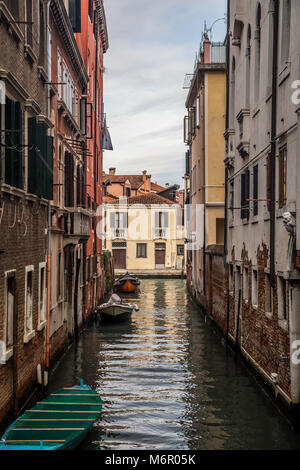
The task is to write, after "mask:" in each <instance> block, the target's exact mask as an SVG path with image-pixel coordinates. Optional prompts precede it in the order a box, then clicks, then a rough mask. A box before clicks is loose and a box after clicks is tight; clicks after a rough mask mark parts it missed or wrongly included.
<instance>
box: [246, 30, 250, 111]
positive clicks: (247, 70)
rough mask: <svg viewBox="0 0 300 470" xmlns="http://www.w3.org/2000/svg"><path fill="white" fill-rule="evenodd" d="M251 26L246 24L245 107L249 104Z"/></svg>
mask: <svg viewBox="0 0 300 470" xmlns="http://www.w3.org/2000/svg"><path fill="white" fill-rule="evenodd" d="M250 69H251V26H250V25H248V32H247V50H246V107H247V108H249V106H250Z"/></svg>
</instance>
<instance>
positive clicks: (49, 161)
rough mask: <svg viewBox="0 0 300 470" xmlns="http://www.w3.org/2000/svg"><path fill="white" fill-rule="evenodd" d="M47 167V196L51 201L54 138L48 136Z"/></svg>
mask: <svg viewBox="0 0 300 470" xmlns="http://www.w3.org/2000/svg"><path fill="white" fill-rule="evenodd" d="M46 141H47V167H46V188H45V198H46V199H48V200H49V201H51V200H52V199H53V153H54V138H53V137H52V136H47V138H46Z"/></svg>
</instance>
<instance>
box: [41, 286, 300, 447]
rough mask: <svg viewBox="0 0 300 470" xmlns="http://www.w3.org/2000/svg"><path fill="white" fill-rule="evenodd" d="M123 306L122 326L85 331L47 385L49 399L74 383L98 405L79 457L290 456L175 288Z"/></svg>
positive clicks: (233, 364)
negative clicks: (128, 310)
mask: <svg viewBox="0 0 300 470" xmlns="http://www.w3.org/2000/svg"><path fill="white" fill-rule="evenodd" d="M129 299H130V300H131V301H134V302H135V303H137V304H138V305H139V308H140V310H139V311H138V312H135V313H133V314H132V318H131V321H129V322H127V323H122V324H114V325H108V324H100V323H99V324H94V325H92V326H90V327H88V328H87V329H86V330H85V331H84V332H83V334H82V335H81V337H80V339H79V341H78V343H77V344H74V345H73V346H72V347H71V348H70V349H69V350H68V352H67V353H66V354H65V355H64V356H63V357H62V359H61V361H60V362H59V363H58V365H57V367H56V369H55V370H54V371H53V373H52V375H51V377H50V391H51V392H52V391H54V390H57V389H58V388H60V387H68V386H72V385H75V384H78V383H79V381H80V378H83V379H84V381H85V383H87V384H89V385H91V386H92V387H93V388H94V389H96V390H97V391H98V392H99V394H100V395H101V397H102V398H103V401H104V406H103V413H102V417H101V418H100V419H99V420H98V421H97V422H96V423H95V425H94V427H93V430H92V431H91V433H90V434H89V436H88V437H87V439H86V440H85V441H84V443H83V444H82V445H81V449H95V450H125V449H129V450H134V449H137V450H140V449H157V450H159V449H163V450H188V449H191V450H195V449H300V435H299V434H296V433H295V432H293V431H292V429H291V428H290V426H289V424H288V422H287V421H286V419H285V418H284V417H283V416H282V415H281V414H280V413H279V412H278V411H277V409H276V408H275V407H274V405H273V404H272V402H271V401H270V400H269V399H268V398H267V396H265V394H264V393H263V392H262V391H261V390H260V389H259V388H258V386H257V384H256V382H255V381H254V379H253V378H252V376H251V375H250V374H249V372H248V371H247V370H246V369H245V367H244V366H243V365H242V364H241V363H240V362H239V361H235V360H234V357H233V355H232V354H231V353H230V352H229V353H228V354H226V350H225V347H224V345H223V344H222V341H221V339H220V337H219V336H218V335H217V334H216V333H215V331H214V328H213V327H212V325H211V324H210V323H209V322H207V323H206V322H205V319H204V316H203V315H202V313H201V312H200V311H199V309H198V308H197V307H196V306H195V305H194V304H193V303H192V302H191V300H190V298H189V296H188V293H187V291H186V286H185V281H183V280H181V279H174V280H173V279H172V280H171V279H166V280H165V279H147V280H142V282H141V289H140V292H139V293H137V294H133V295H132V294H131V296H130V297H129Z"/></svg>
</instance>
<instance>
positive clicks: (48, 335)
mask: <svg viewBox="0 0 300 470" xmlns="http://www.w3.org/2000/svg"><path fill="white" fill-rule="evenodd" d="M50 282H51V202H50V201H49V203H48V247H47V304H46V319H47V323H46V358H45V368H46V370H45V377H44V385H45V386H47V384H48V370H49V366H50V306H51V304H50V302H51V300H50Z"/></svg>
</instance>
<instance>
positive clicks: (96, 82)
mask: <svg viewBox="0 0 300 470" xmlns="http://www.w3.org/2000/svg"><path fill="white" fill-rule="evenodd" d="M94 21H95V19H94ZM97 21H98V20H97ZM95 40H96V57H95V93H94V109H95V118H94V119H95V122H94V198H95V205H96V204H97V172H98V161H97V158H98V156H97V104H98V23H97V24H96V26H95ZM96 212H97V207H96ZM94 259H95V266H96V268H97V230H96V214H95V215H94ZM94 274H96V272H95V273H94ZM94 282H95V283H96V282H97V281H96V278H95V279H94ZM94 292H95V296H96V295H97V293H96V291H95V288H94ZM94 301H95V302H96V298H95V299H94Z"/></svg>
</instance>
